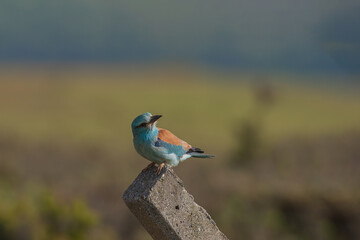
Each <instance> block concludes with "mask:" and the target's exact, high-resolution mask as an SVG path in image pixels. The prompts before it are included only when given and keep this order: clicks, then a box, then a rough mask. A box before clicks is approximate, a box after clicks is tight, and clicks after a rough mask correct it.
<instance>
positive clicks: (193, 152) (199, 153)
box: [187, 147, 215, 158]
mask: <svg viewBox="0 0 360 240" xmlns="http://www.w3.org/2000/svg"><path fill="white" fill-rule="evenodd" d="M187 154H189V155H190V156H192V157H196V158H212V157H215V155H210V154H206V153H204V151H203V150H201V149H200V148H195V147H192V148H190V149H189V150H188V151H187Z"/></svg>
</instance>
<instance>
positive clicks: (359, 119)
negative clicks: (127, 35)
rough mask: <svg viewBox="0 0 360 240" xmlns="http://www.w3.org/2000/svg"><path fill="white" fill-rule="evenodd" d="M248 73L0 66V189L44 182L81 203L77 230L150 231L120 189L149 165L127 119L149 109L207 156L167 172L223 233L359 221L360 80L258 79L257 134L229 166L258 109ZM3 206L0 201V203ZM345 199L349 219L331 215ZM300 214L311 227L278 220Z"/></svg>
mask: <svg viewBox="0 0 360 240" xmlns="http://www.w3.org/2000/svg"><path fill="white" fill-rule="evenodd" d="M252 78H253V77H252V76H248V75H226V74H218V73H217V74H215V73H211V72H204V71H193V70H189V69H174V68H169V69H167V70H165V69H164V68H154V69H146V68H141V69H131V68H129V69H124V68H123V69H115V68H106V67H103V68H98V67H96V68H95V67H94V68H85V67H84V68H73V69H71V68H70V67H68V68H60V67H54V68H49V67H47V68H44V69H41V68H39V67H34V68H13V69H11V68H8V69H5V68H0V79H1V81H0V112H1V117H0V184H2V186H8V189H5V188H3V192H4V194H3V192H1V194H2V195H4V196H5V195H6V196H8V197H9V196H10V195H9V193H8V192H11V191H13V192H14V193H15V192H19V193H22V194H23V195H24V196H27V195H31V196H36V189H37V188H41V189H42V188H45V189H50V190H51V192H52V193H53V194H54V196H56V200H57V201H59V203H61V204H62V202H63V201H64V202H65V203H66V204H67V206H71V205H72V202H73V201H74V200H76V199H81V200H82V201H84V203H87V204H88V205H89V209H90V210H91V212H93V213H94V214H95V215H96V217H97V218H98V219H99V224H100V225H97V226H95V227H94V229H93V230H92V231H90V232H88V234H89V235H90V236H92V238H87V239H99V237H98V236H102V238H104V239H119V238H120V239H132V240H137V239H149V236H148V234H147V233H146V232H144V230H143V228H142V227H141V226H140V225H139V224H138V223H137V221H136V219H134V217H133V216H132V215H131V213H130V212H129V210H128V209H127V208H126V207H125V205H124V204H119V198H120V196H121V193H122V192H123V191H124V190H125V189H126V187H127V186H129V184H130V183H131V182H132V181H133V179H134V177H135V176H136V175H137V174H138V172H139V171H140V169H141V168H142V167H144V166H145V165H146V164H147V163H148V162H147V161H146V160H143V159H141V158H140V157H139V156H138V155H137V154H136V153H135V151H134V150H133V147H132V134H131V129H130V123H131V121H132V120H133V118H134V117H135V116H137V115H138V114H140V113H143V112H146V111H150V112H152V113H154V114H162V115H164V117H163V118H162V119H161V120H160V122H159V125H160V126H161V127H164V128H168V129H170V130H171V131H173V132H174V133H175V134H176V135H178V136H179V137H181V138H183V139H184V140H187V141H189V142H190V143H191V144H193V145H194V146H198V147H202V148H204V149H205V150H206V151H208V152H210V153H214V154H216V155H217V157H216V158H215V159H212V160H209V159H204V160H201V159H197V160H195V159H194V160H191V161H190V160H189V161H186V162H184V163H183V164H181V165H180V166H178V167H177V168H176V169H175V171H176V173H177V174H178V175H179V176H180V177H181V178H182V179H183V180H184V183H185V185H186V188H187V189H188V191H189V192H190V193H191V194H193V195H194V197H195V199H196V202H198V203H199V204H200V205H202V206H203V207H205V208H206V209H207V210H208V211H209V213H210V214H211V215H212V216H213V217H214V219H215V220H216V222H217V224H218V225H219V227H220V229H221V230H223V231H224V232H225V233H226V234H227V235H228V236H229V237H230V238H231V239H243V238H253V239H256V238H264V239H289V238H292V239H304V237H303V236H305V235H303V234H308V235H306V236H308V237H307V239H337V238H331V237H328V234H330V233H327V231H326V230H321V226H322V225H326V224H330V225H329V226H331V227H332V228H334V229H335V230H336V229H338V230H337V231H340V230H341V229H347V227H348V225H349V224H350V225H351V224H355V225H356V224H357V223H360V214H358V215H356V214H355V215H356V216H357V217H356V219H358V220H352V219H353V218H354V217H353V213H354V212H358V213H359V209H360V207H359V206H358V202H359V201H358V199H359V196H360V195H359V191H358V189H360V188H359V186H358V183H359V182H360V181H359V177H358V176H359V175H358V172H359V169H360V168H359V164H358V161H357V159H358V157H357V156H359V150H358V142H359V135H358V134H357V135H356V131H358V130H360V101H359V100H360V96H358V94H357V92H358V88H356V87H353V88H348V87H346V86H345V87H344V86H341V87H338V86H335V85H332V86H325V85H321V84H318V85H314V84H311V85H310V84H308V83H303V82H302V81H301V79H297V81H292V80H293V78H295V77H289V76H281V81H273V79H275V78H278V77H276V76H273V77H271V78H267V79H265V78H264V79H262V81H263V82H269V83H271V90H272V91H271V92H272V95H273V97H272V98H268V100H272V103H271V104H267V103H265V101H264V100H262V103H263V105H262V106H263V107H265V106H266V105H267V106H268V107H267V108H264V109H262V111H260V112H255V113H260V114H262V117H260V118H258V119H257V120H259V121H263V122H262V123H263V124H260V125H255V126H259V127H260V128H262V129H261V130H260V131H259V133H260V134H261V137H262V138H264V140H265V141H264V143H265V144H264V145H263V142H262V141H261V143H260V144H259V145H256V146H255V147H256V149H255V150H256V153H257V155H255V158H254V160H253V161H252V162H248V165H241V166H239V167H234V166H232V165H231V164H230V161H229V160H231V159H230V156H231V154H232V153H234V152H233V150H234V148H236V147H239V146H236V145H239V144H240V142H236V141H235V139H236V138H235V135H236V133H235V132H236V131H237V129H239V127H240V124H241V123H242V122H243V120H244V119H250V120H254V119H252V117H254V115H252V114H253V113H254V109H256V107H259V100H257V101H256V100H255V99H258V98H254V95H256V92H257V91H258V90H254V89H259V87H255V85H254V83H253V82H252V81H250V80H251V79H252ZM285 80H289V81H285ZM304 80H306V79H304ZM285 83H286V84H285ZM257 86H261V87H264V86H266V84H258V85H257ZM265 99H266V98H265ZM260 105H261V104H260ZM259 116H261V115H259ZM255 120H256V119H255ZM344 133H345V134H344ZM346 133H350V134H346ZM329 136H330V137H329ZM331 136H332V137H333V138H332V137H331ZM309 138H312V139H310V141H308V139H309ZM268 143H271V145H272V146H269V144H268ZM258 150H260V151H259V152H258ZM235 160H236V159H235ZM208 161H211V162H210V163H209V162H208ZM4 189H5V190H7V191H5V190H4ZM22 189H29V190H28V191H29V193H30V194H28V193H27V192H26V191H27V190H26V191H24V190H22ZM0 199H1V198H0ZM30 202H31V201H30ZM120 202H121V201H120ZM324 203H325V204H328V205H329V207H324ZM7 204H8V203H7V202H5V200H3V201H0V210H1V207H3V208H4V209H6V208H8V205H7ZM289 205H290V210H289V207H288V206H289ZM291 206H292V207H291ZM319 206H321V207H319ZM344 206H346V207H348V208H349V209H350V210H351V211H349V213H348V212H347V211H348V210H347V209H346V211H342V212H339V214H344V215H343V216H345V220H346V221H349V222H348V223H349V224H348V223H347V222H346V221H345V220H344V222H343V223H338V222H336V221H335V220H336V216H337V214H338V213H337V212H336V211H337V209H338V208H339V207H340V208H342V207H344ZM292 209H294V210H296V211H295V212H293V211H292ZM304 209H305V210H306V211H305V212H306V214H305V215H304V214H303V212H304ZM25 210H26V209H25ZM297 211H298V212H297ZM0 213H1V212H0ZM20 213H22V212H20ZM350 213H351V214H350ZM24 214H26V212H24ZM333 215H335V217H334V219H335V220H333V217H332V216H333ZM14 216H15V215H14ZM0 217H4V219H5V220H6V219H8V218H11V217H12V216H4V215H1V214H0ZM304 217H305V218H306V221H305V222H306V223H307V222H309V223H312V222H314V223H316V224H314V228H316V229H318V231H315V232H312V229H313V228H311V227H309V226H308V225H307V224H305V225H304V224H303V223H302V222H301V221H300V222H299V223H298V224H295V225H296V227H298V229H297V228H295V229H294V226H293V225H292V224H290V225H289V224H287V223H289V222H290V223H291V220H295V221H298V220H299V219H300V220H301V219H305V218H304ZM28 222H29V229H37V228H38V227H39V226H40V225H39V226H38V225H36V224H35V223H34V222H33V221H32V220H30V221H28ZM355 225H354V226H355ZM1 226H2V223H1V219H0V230H1ZM19 226H20V227H21V225H19ZM41 226H42V225H41ZM349 229H350V228H349ZM354 229H355V228H354ZM356 229H357V228H356ZM93 231H95V233H94V232H93ZM17 232H18V231H17V230H16V231H15V233H17ZM259 232H260V235H258V234H259ZM350 232H351V231H350ZM354 232H356V234H357V233H358V231H355V230H354ZM340 233H341V232H340ZM346 234H347V232H345V233H341V234H339V236H340V237H339V238H338V239H345V238H341V237H343V236H347V235H346ZM105 235H108V238H106V237H104V236H105ZM323 235H324V236H325V237H323ZM295 236H298V237H299V236H300V238H297V237H295ZM329 236H330V235H329ZM331 236H332V235H331ZM334 236H335V235H334ZM354 236H355V235H354ZM356 236H357V235H356ZM29 239H30V238H29ZM64 239H68V238H64ZM348 239H350V238H348Z"/></svg>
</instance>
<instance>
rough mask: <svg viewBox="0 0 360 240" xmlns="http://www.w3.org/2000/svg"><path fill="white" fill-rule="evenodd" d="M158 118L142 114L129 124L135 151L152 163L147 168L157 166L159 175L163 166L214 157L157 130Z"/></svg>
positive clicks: (170, 134) (165, 132)
mask: <svg viewBox="0 0 360 240" xmlns="http://www.w3.org/2000/svg"><path fill="white" fill-rule="evenodd" d="M160 117H161V115H151V113H144V114H141V115H140V116H138V117H136V118H135V119H134V121H133V122H132V124H131V128H132V132H133V136H134V139H133V142H134V147H135V149H136V151H137V152H138V153H139V154H140V155H141V156H143V157H144V158H146V159H148V160H150V161H151V162H152V163H151V164H150V165H149V166H148V167H147V168H149V167H151V166H153V165H154V164H159V167H158V169H157V173H158V174H159V173H160V171H161V169H162V167H163V166H164V165H165V164H166V165H169V166H177V165H178V164H179V162H181V161H184V160H185V159H188V158H190V157H197V158H211V157H214V156H213V155H208V154H205V153H204V152H203V151H202V150H201V149H199V148H193V147H192V146H191V145H190V144H188V143H187V142H185V141H183V140H181V139H179V138H177V137H176V136H175V135H174V134H172V133H171V132H170V131H168V130H166V129H162V128H157V127H156V123H157V120H158V119H159V118H160ZM147 168H146V169H147ZM146 169H144V170H146Z"/></svg>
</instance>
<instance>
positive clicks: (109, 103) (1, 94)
mask: <svg viewBox="0 0 360 240" xmlns="http://www.w3.org/2000/svg"><path fill="white" fill-rule="evenodd" d="M104 72H105V70H101V69H100V70H99V71H98V72H97V71H94V70H88V71H86V70H82V71H70V70H68V71H63V72H61V74H60V73H59V72H57V71H55V70H49V71H46V70H45V71H40V70H39V69H38V70H26V71H24V72H20V73H17V72H11V71H9V72H6V71H5V73H3V74H2V76H1V79H2V81H1V82H0V86H1V87H0V110H1V113H2V117H1V118H0V131H1V132H5V133H9V134H14V135H16V136H18V137H19V138H22V139H27V140H29V141H47V140H49V139H52V140H55V141H60V142H68V143H72V144H78V143H86V142H89V143H94V144H104V145H107V146H109V147H116V148H119V149H120V150H122V151H129V147H130V146H131V130H130V123H131V121H132V119H133V118H134V117H135V116H137V115H139V114H141V113H143V112H147V111H149V112H152V113H154V114H163V115H164V118H163V119H161V120H160V122H159V125H160V126H161V127H164V128H168V129H171V130H172V131H173V132H174V133H175V134H177V135H179V136H180V137H182V138H184V139H185V140H188V141H189V142H191V143H192V144H194V145H199V146H202V147H207V148H215V149H219V150H226V149H227V148H228V147H229V146H230V145H231V142H232V140H233V133H232V131H233V129H234V128H236V126H237V124H238V122H239V120H241V119H242V118H244V117H246V116H247V115H248V114H249V111H250V109H251V108H252V105H253V103H254V101H253V100H254V99H253V97H252V91H253V85H251V84H250V83H249V82H248V81H246V80H247V78H246V77H244V78H242V77H241V76H231V77H229V76H225V77H224V78H223V77H221V75H210V74H209V73H206V72H196V71H195V72H194V71H183V70H181V71H179V70H171V71H170V70H169V71H159V70H149V69H148V70H146V69H145V70H143V71H139V72H136V71H129V70H128V71H126V70H122V71H121V70H119V71H116V70H114V69H112V70H109V71H108V72H109V73H107V74H104ZM234 78H237V79H239V81H237V82H234V81H231V80H233V79H234ZM241 80H243V81H241ZM273 89H274V92H275V104H273V106H271V109H270V111H269V113H268V115H267V116H266V117H267V119H266V122H265V126H264V128H265V129H264V132H265V137H266V138H268V139H269V140H271V141H273V140H275V141H276V140H279V139H283V138H286V137H288V136H292V135H304V136H310V137H311V136H317V135H323V134H336V133H341V132H346V131H353V130H359V129H360V110H359V109H360V97H359V96H357V95H354V94H353V95H350V94H348V92H347V90H346V89H345V90H344V89H342V90H339V91H334V89H331V88H326V87H323V88H317V89H314V88H313V87H312V86H310V85H306V84H303V85H301V84H292V85H284V84H279V83H274V84H273ZM131 151H132V149H131Z"/></svg>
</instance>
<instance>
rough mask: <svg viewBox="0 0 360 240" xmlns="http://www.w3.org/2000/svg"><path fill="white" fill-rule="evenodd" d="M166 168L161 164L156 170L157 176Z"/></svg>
mask: <svg viewBox="0 0 360 240" xmlns="http://www.w3.org/2000/svg"><path fill="white" fill-rule="evenodd" d="M164 166H165V163H161V164H160V165H159V166H158V167H157V169H156V174H157V175H159V174H160V173H161V170H162V169H163V167H164Z"/></svg>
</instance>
